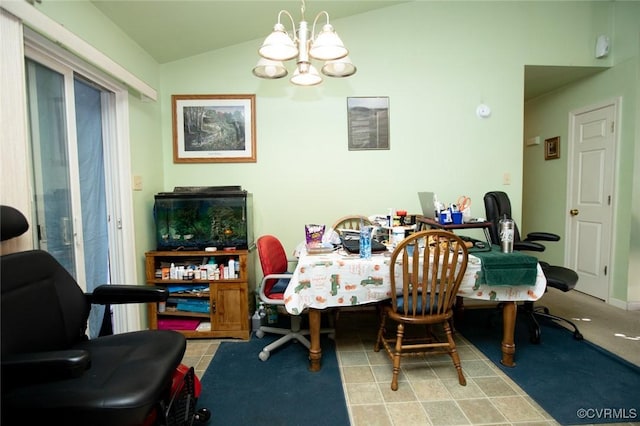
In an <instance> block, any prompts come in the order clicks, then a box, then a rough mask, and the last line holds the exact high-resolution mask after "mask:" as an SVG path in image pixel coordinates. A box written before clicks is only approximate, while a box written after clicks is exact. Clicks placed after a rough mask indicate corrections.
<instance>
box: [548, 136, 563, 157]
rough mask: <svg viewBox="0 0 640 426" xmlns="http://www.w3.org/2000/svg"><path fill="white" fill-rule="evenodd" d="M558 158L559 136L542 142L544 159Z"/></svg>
mask: <svg viewBox="0 0 640 426" xmlns="http://www.w3.org/2000/svg"><path fill="white" fill-rule="evenodd" d="M557 158H560V136H556V137H554V138H549V139H545V140H544V159H545V160H555V159H557Z"/></svg>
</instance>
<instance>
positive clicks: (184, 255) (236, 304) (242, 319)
mask: <svg viewBox="0 0 640 426" xmlns="http://www.w3.org/2000/svg"><path fill="white" fill-rule="evenodd" d="M248 256H249V252H248V251H246V250H221V251H216V252H205V251H184V252H174V251H150V252H147V253H145V257H146V282H147V285H154V286H170V285H181V286H186V287H189V286H193V287H201V286H208V287H209V290H208V291H200V292H194V293H174V294H171V295H170V296H169V297H170V298H171V299H184V300H206V301H207V303H208V304H209V306H210V312H209V313H203V312H190V311H184V310H177V311H171V310H165V311H164V312H159V311H158V306H157V305H156V304H154V303H151V304H149V310H148V315H149V327H150V328H151V329H157V328H158V319H171V318H176V319H179V318H185V319H189V318H195V319H202V320H203V321H202V322H209V323H210V324H211V330H203V331H198V330H181V329H177V330H176V331H179V332H181V333H182V334H184V335H185V337H187V338H222V337H227V338H238V339H245V340H248V339H249V335H250V328H249V315H248V311H249V290H248V271H247V258H248ZM211 257H214V258H215V259H216V262H220V263H219V264H222V265H227V264H228V261H229V259H234V261H235V263H236V265H237V266H236V268H237V277H234V278H232V279H219V280H195V279H194V280H175V279H173V280H170V279H161V278H157V276H156V271H157V270H158V269H161V267H162V266H163V265H168V264H171V263H174V264H175V265H176V266H178V265H181V264H184V263H185V262H188V263H189V264H199V263H200V262H202V261H205V262H207V261H208V259H209V258H211ZM193 262H195V263H193Z"/></svg>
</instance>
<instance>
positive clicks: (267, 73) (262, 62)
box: [253, 58, 289, 79]
mask: <svg viewBox="0 0 640 426" xmlns="http://www.w3.org/2000/svg"><path fill="white" fill-rule="evenodd" d="M288 73H289V72H288V71H287V68H285V66H284V64H283V63H282V62H280V61H272V60H271V59H265V58H260V59H259V60H258V63H257V64H256V66H255V68H254V69H253V75H255V76H256V77H260V78H268V79H276V78H282V77H284V76H286V75H287V74H288Z"/></svg>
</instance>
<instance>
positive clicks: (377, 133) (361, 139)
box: [347, 96, 389, 151]
mask: <svg viewBox="0 0 640 426" xmlns="http://www.w3.org/2000/svg"><path fill="white" fill-rule="evenodd" d="M347 117H348V129H349V151H363V150H379V149H389V97H388V96H377V97H352V98H347Z"/></svg>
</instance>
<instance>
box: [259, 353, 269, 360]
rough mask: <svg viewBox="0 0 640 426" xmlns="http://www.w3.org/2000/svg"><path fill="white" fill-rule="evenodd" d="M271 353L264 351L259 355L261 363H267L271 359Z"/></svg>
mask: <svg viewBox="0 0 640 426" xmlns="http://www.w3.org/2000/svg"><path fill="white" fill-rule="evenodd" d="M269 355H270V354H269V352H267V351H262V352H260V353H259V354H258V358H260V361H266V360H268V359H269Z"/></svg>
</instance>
